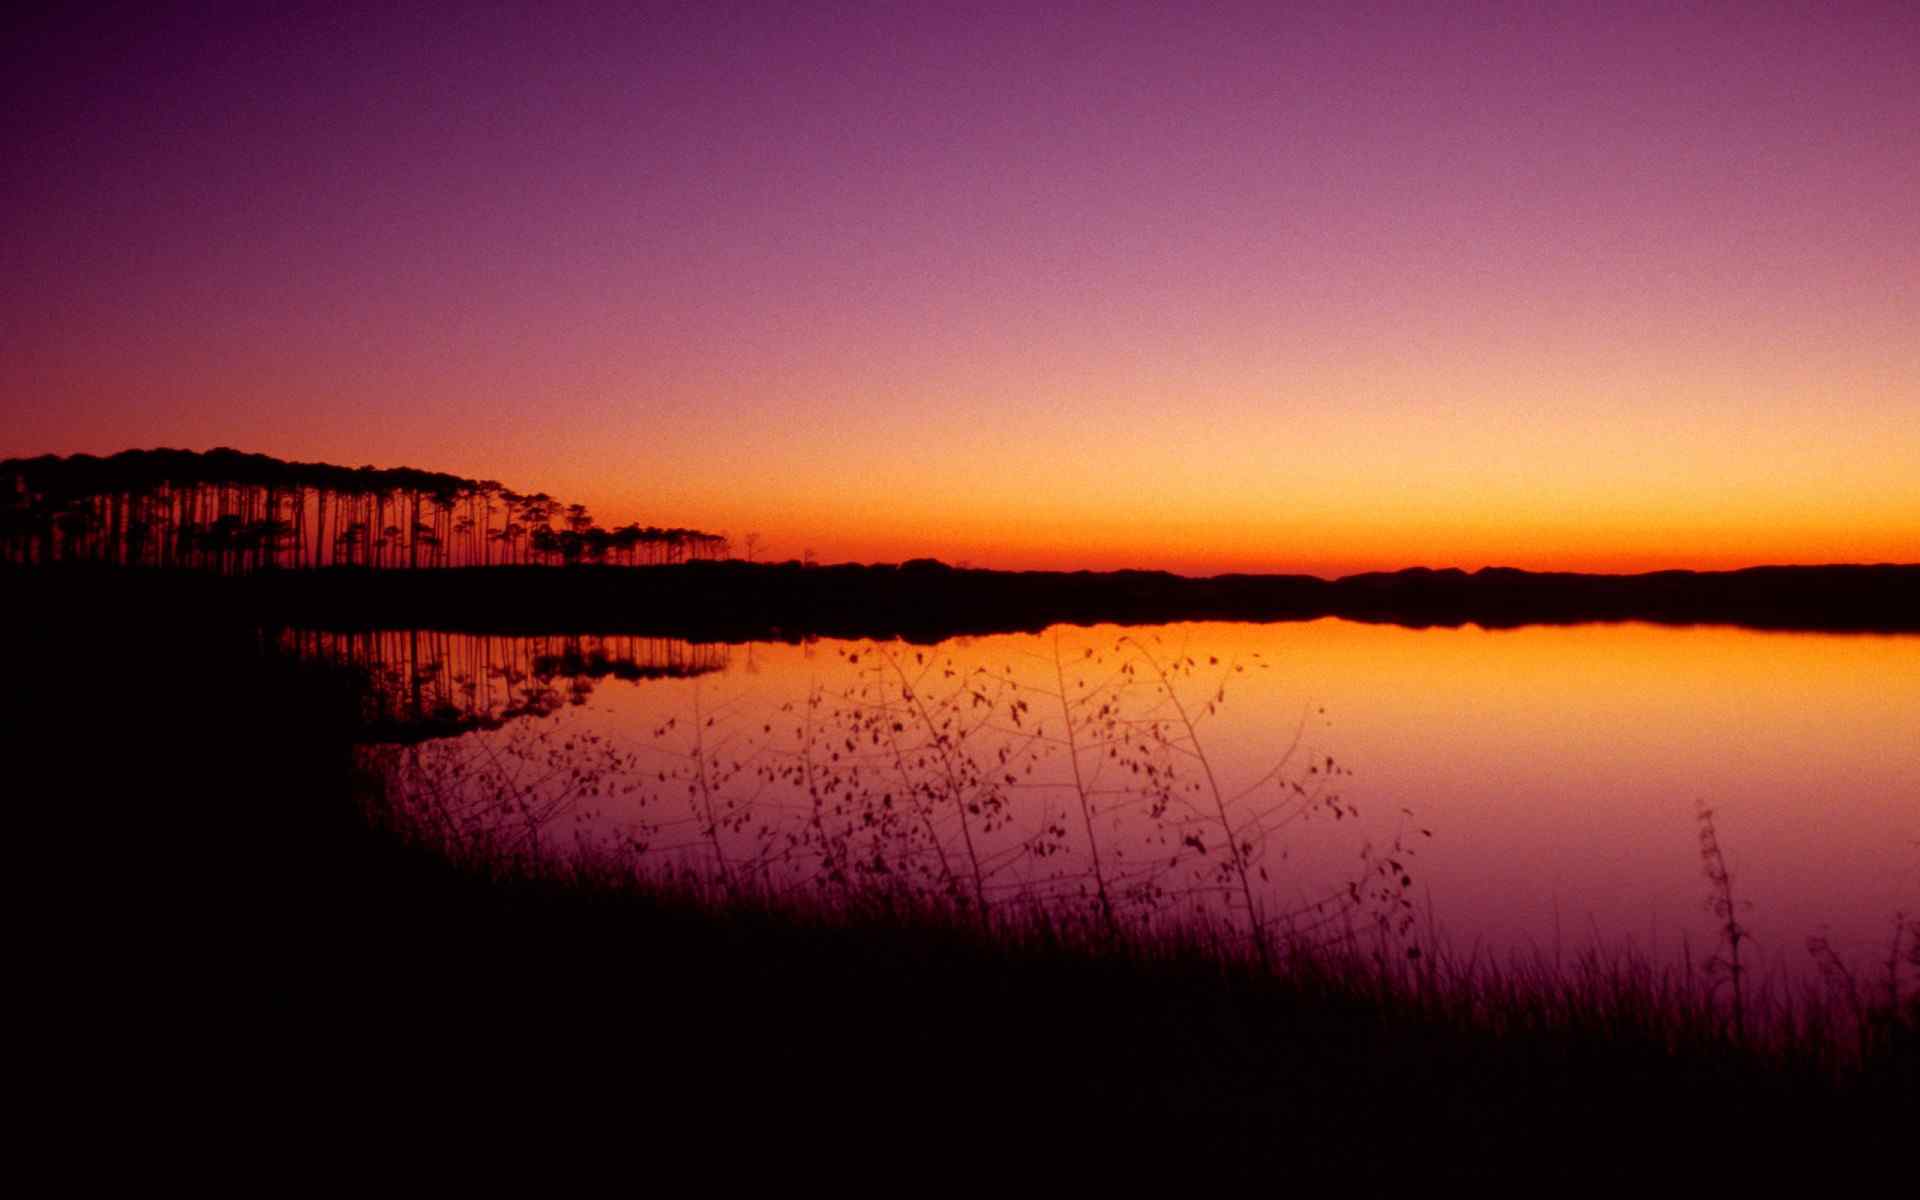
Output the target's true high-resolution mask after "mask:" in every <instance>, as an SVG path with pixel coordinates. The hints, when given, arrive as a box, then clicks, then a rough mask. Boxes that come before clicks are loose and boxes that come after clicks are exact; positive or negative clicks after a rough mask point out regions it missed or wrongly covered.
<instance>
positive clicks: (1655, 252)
mask: <svg viewBox="0 0 1920 1200" xmlns="http://www.w3.org/2000/svg"><path fill="white" fill-rule="evenodd" d="M36 38H37V40H36ZM16 45H17V47H18V48H19V49H20V50H21V51H22V53H21V54H19V55H16V58H17V59H18V60H19V61H17V62H15V63H14V64H13V66H14V67H15V70H14V71H13V72H12V75H13V79H12V83H11V85H10V93H9V94H10V97H11V98H12V101H13V103H12V105H11V107H12V108H13V110H14V111H15V113H16V117H15V121H14V125H13V129H14V132H13V134H12V135H11V136H12V138H13V145H14V159H15V162H16V165H17V167H18V168H19V169H17V170H16V171H14V172H12V173H11V174H10V180H9V182H8V183H7V184H6V185H5V187H6V191H5V197H6V200H5V202H6V204H7V205H8V207H9V209H10V211H11V212H12V213H13V214H14V225H15V231H16V236H15V250H14V256H15V266H14V283H13V286H11V287H10V288H9V289H8V291H7V295H6V298H5V300H4V301H0V320H4V322H5V324H6V326H7V327H8V328H9V329H10V330H11V337H12V340H13V343H14V345H15V346H16V347H18V349H19V351H20V352H18V353H14V354H10V355H8V356H6V359H5V361H4V362H3V363H0V396H4V397H5V398H6V400H5V403H6V405H7V413H8V415H7V419H6V421H5V422H4V423H3V424H0V457H12V456H21V455H31V454H38V453H47V452H52V453H72V452H78V451H84V452H89V453H94V454H109V453H113V452H115V451H118V450H122V449H127V448H131V447H145V446H182V447H185V448H196V449H205V448H208V447H212V446H216V445H231V446H235V447H237V448H240V449H245V450H252V451H260V452H264V453H269V454H273V455H275V456H277V457H282V458H289V459H303V460H319V461H330V462H339V463H353V464H357V463H362V462H369V461H378V462H380V463H381V464H383V465H400V464H406V465H412V466H422V467H429V468H431V469H437V470H447V471H454V472H458V473H462V474H467V475H473V476H476V477H480V478H497V479H501V480H503V481H519V483H518V486H525V487H538V488H544V489H547V490H549V491H552V492H554V493H555V494H563V495H566V496H568V497H570V498H575V499H577V500H579V501H580V502H582V503H585V504H587V505H588V506H589V507H590V508H591V509H593V511H595V512H596V513H604V514H606V515H607V516H608V517H610V518H613V519H616V520H627V519H640V520H643V521H653V520H659V521H667V522H682V523H687V524H694V525H698V526H700V527H702V528H712V529H721V530H727V531H730V532H732V533H733V534H734V535H735V536H736V537H738V536H740V535H742V534H744V533H745V532H747V531H749V530H751V531H757V532H759V533H760V534H761V535H762V536H763V538H764V540H765V542H766V544H767V545H768V546H769V547H770V548H771V549H772V550H773V551H774V552H776V553H779V554H781V555H783V556H787V557H795V558H798V557H801V556H802V555H804V554H805V553H806V552H807V551H809V550H811V551H813V553H814V554H815V555H816V556H817V557H818V558H819V559H820V560H823V561H843V560H844V561H898V560H902V559H906V558H913V557H920V556H934V557H939V558H942V559H947V560H967V561H972V562H975V563H978V564H980V565H983V566H991V567H997V568H1007V569H1020V568H1050V569H1078V568H1089V569H1112V568H1119V567H1137V568H1143V569H1166V570H1173V571H1179V572H1181V573H1186V574H1214V573H1219V572H1222V571H1277V572H1293V571H1299V572H1306V573H1313V574H1345V573H1351V572H1353V571H1358V570H1392V569H1398V568H1400V567H1405V566H1411V565H1418V564H1426V565H1431V566H1460V567H1463V568H1466V569H1473V568H1476V567H1479V566H1487V565H1504V566H1514V567H1520V568H1525V569H1539V570H1578V571H1637V570H1653V569H1665V568H1673V567H1687V568H1699V569H1719V568H1729V567H1738V566H1748V565H1756V564H1761V563H1815V562H1823V563H1824V562H1842V561H1854V562H1911V561H1915V560H1920V471H1916V470H1914V469H1913V466H1914V464H1915V463H1916V462H1920V358H1917V357H1916V354H1917V353H1920V352H1917V351H1916V349H1915V346H1916V345H1920V341H1916V339H1914V338H1913V337H1912V336H1911V334H1912V330H1913V329H1914V328H1920V294H1916V292H1915V291H1914V286H1915V284H1914V281H1915V280H1916V279H1920V226H1916V225H1915V223H1914V222H1913V221H1912V220H1911V219H1910V213H1909V211H1908V210H1909V208H1910V205H1909V204H1908V203H1907V202H1908V201H1910V200H1911V198H1912V196H1913V195H1914V194H1920V174H1916V167H1915V165H1914V164H1915V163H1917V162H1920V133H1916V130H1920V86H1916V85H1915V83H1914V82H1913V75H1912V72H1911V64H1912V56H1913V54H1914V53H1915V52H1916V50H1920V18H1916V16H1915V14H1914V12H1913V10H1912V8H1911V7H1910V6H1904V5H1859V6H1839V7H1837V8H1832V9H1828V8H1819V9H1806V10H1798V11H1796V10H1769V11H1768V12H1766V13H1760V12H1753V11H1746V10H1726V9H1712V8H1698V9H1696V8H1685V7H1681V8H1675V7H1673V6H1649V7H1648V8H1646V9H1640V10H1635V9H1631V8H1630V7H1628V8H1619V9H1613V8H1609V9H1606V10H1603V11H1598V12H1596V11H1592V10H1580V11H1574V10H1569V9H1562V8H1559V7H1557V6H1549V7H1546V8H1542V9H1533V10H1529V13H1528V14H1527V16H1526V17H1525V18H1524V19H1522V18H1518V17H1516V18H1514V19H1511V20H1508V19H1503V18H1496V17H1495V16H1494V15H1493V14H1492V13H1491V12H1488V11H1484V10H1475V9H1462V10H1451V11H1446V12H1429V13H1416V12H1413V11H1409V10H1407V9H1405V8H1403V7H1400V6H1336V7H1334V8H1332V9H1328V10H1325V11H1320V10H1318V9H1317V8H1316V7H1315V6H1311V5H1298V6H1294V5H1286V6H1274V5H1264V4H1229V5H1222V6H1217V7H1210V8H1208V9H1207V10H1206V11H1205V12H1204V13H1202V14H1186V15H1176V14H1173V13H1170V12H1168V11H1166V10H1162V9H1160V8H1158V7H1157V6H1152V5H1131V6H1104V5H1103V6H1090V7H1085V8H1076V7H1074V6H1069V7H1067V8H1064V9H1058V10H1055V11H1054V12H1053V13H1052V14H1051V15H1049V16H1047V17H1044V18H1041V17H1034V16H1031V15H1028V14H1024V13H1022V12H1020V11H1019V10H1017V9H1004V10H1002V9H996V8H991V7H990V8H986V9H982V10H978V11H975V12H972V13H970V14H966V15H961V14H960V13H958V12H955V11H946V10H943V11H942V13H941V14H939V15H934V14H927V13H916V12H914V11H913V10H912V9H911V7H908V8H899V9H891V8H887V7H872V8H868V7H865V6H858V5H856V6H854V7H853V8H851V9H847V10H841V11H839V13H838V16H837V17H836V19H835V20H833V21H831V22H824V23H823V22H820V21H816V20H813V19H811V18H809V17H807V16H805V15H803V14H800V13H786V14H780V13H776V12H771V11H761V12H755V11H753V10H751V9H747V10H741V11H739V12H734V13H732V14H731V15H728V14H723V13H720V12H718V11H714V12H699V11H696V10H687V9H680V8H672V7H659V6H655V7H649V6H639V7H636V8H633V9H619V10H606V9H601V8H598V7H596V6H591V5H565V6H560V7H558V8H556V9H555V10H553V11H552V13H551V14H550V15H549V16H548V17H546V18H544V19H542V20H540V21H537V22H536V21H531V20H528V19H526V18H525V17H524V16H521V15H515V14H512V13H504V12H500V13H493V14H486V15H483V14H468V15H467V16H466V17H464V18H463V19H461V20H459V21H455V22H450V23H446V24H442V23H439V22H436V21H433V20H431V19H430V18H427V17H425V16H423V15H420V14H414V15H392V16H389V17H377V16H376V15H375V13H374V11H373V10H360V9H356V8H353V7H344V8H339V9H336V8H334V7H333V6H315V7H310V8H299V7H293V8H288V9H284V10H280V11H279V12H278V15H276V16H274V17H272V18H271V19H268V18H259V19H249V20H245V21H233V22H219V21H214V20H211V19H210V20H207V21H204V22H202V21H193V20H186V19H183V18H181V17H180V16H178V15H177V14H176V15H174V16H169V15H168V14H167V11H166V10H164V9H161V10H153V11H152V12H148V13H145V14H142V15H139V16H135V17H130V18H127V19H122V20H116V21H113V22H111V23H108V22H105V21H104V20H101V19H98V18H96V19H93V20H91V21H90V20H88V19H86V18H85V17H84V16H83V15H81V14H79V13H74V14H69V16H68V17H67V18H64V19H62V18H52V17H49V18H47V20H46V22H44V24H43V27H42V28H40V29H38V30H34V31H30V32H29V34H27V35H26V36H23V37H21V38H18V39H16ZM36 46H37V47H38V52H37V53H32V54H29V53H26V51H27V50H28V48H31V47H36Z"/></svg>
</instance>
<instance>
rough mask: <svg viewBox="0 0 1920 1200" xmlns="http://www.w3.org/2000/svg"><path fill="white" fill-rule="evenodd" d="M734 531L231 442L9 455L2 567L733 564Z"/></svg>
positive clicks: (234, 570)
mask: <svg viewBox="0 0 1920 1200" xmlns="http://www.w3.org/2000/svg"><path fill="white" fill-rule="evenodd" d="M730 553H731V547H730V546H729V544H728V541H727V539H726V538H725V537H723V536H720V535H718V534H712V533H705V532H702V531H701V530H697V529H660V528H656V527H653V526H647V527H642V526H640V525H638V524H628V525H623V526H621V527H619V528H617V529H605V528H602V527H601V526H599V525H598V524H597V523H595V521H594V519H593V518H592V517H591V516H590V515H589V514H588V512H587V509H586V507H585V506H584V505H580V504H562V503H561V502H560V501H558V500H556V499H554V498H553V497H552V496H549V495H548V494H547V493H545V492H531V493H522V492H517V491H514V490H513V489H512V488H509V487H506V486H504V485H502V484H500V483H498V482H496V481H494V480H490V479H489V480H479V479H466V478H463V477H461V476H458V475H449V474H445V473H443V472H437V471H422V470H416V469H414V468H411V467H394V468H386V469H382V468H376V467H341V466H334V465H332V464H330V463H303V462H286V461H283V460H281V459H277V458H273V457H271V456H269V455H265V454H246V453H242V452H241V451H238V450H231V449H227V448H224V447H222V448H220V449H215V450H209V451H207V452H206V453H204V454H203V453H198V452H195V451H191V450H126V451H122V452H121V453H119V454H115V455H112V456H111V457H108V458H100V457H97V456H94V455H91V454H75V455H70V456H68V457H64V458H63V457H60V456H58V455H52V454H48V455H42V456H40V457H38V458H16V459H8V460H6V461H4V462H0V561H4V562H8V563H15V564H23V565H32V564H47V563H56V562H99V563H112V564H115V565H121V566H158V567H194V568H201V569H206V570H212V571H217V572H220V573H222V574H241V573H246V572H251V571H257V570H262V569H266V568H274V567H339V566H355V567H367V568H393V567H412V568H417V567H451V566H504V565H530V564H572V563H578V562H595V563H608V564H615V565H627V566H639V565H655V564H664V563H678V562H687V561H690V560H697V559H723V558H727V557H728V556H729V555H730Z"/></svg>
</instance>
